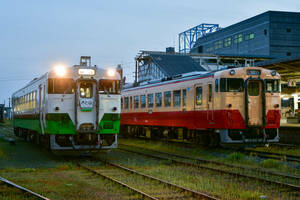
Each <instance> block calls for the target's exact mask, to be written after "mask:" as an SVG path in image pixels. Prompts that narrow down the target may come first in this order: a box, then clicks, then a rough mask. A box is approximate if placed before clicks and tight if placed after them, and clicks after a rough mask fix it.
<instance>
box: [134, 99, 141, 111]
mask: <svg viewBox="0 0 300 200" xmlns="http://www.w3.org/2000/svg"><path fill="white" fill-rule="evenodd" d="M139 104H140V102H139V96H134V108H135V109H138V108H139Z"/></svg>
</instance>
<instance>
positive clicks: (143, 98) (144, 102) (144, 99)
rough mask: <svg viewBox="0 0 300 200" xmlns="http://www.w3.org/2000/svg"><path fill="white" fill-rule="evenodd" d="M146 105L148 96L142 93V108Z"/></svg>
mask: <svg viewBox="0 0 300 200" xmlns="http://www.w3.org/2000/svg"><path fill="white" fill-rule="evenodd" d="M145 107H146V96H145V95H141V108H145Z"/></svg>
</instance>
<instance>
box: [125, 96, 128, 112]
mask: <svg viewBox="0 0 300 200" xmlns="http://www.w3.org/2000/svg"><path fill="white" fill-rule="evenodd" d="M128 104H129V99H128V97H125V98H124V109H128Z"/></svg>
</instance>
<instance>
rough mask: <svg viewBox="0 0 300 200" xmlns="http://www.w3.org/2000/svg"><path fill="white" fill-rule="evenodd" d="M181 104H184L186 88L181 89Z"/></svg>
mask: <svg viewBox="0 0 300 200" xmlns="http://www.w3.org/2000/svg"><path fill="white" fill-rule="evenodd" d="M182 106H186V89H183V90H182Z"/></svg>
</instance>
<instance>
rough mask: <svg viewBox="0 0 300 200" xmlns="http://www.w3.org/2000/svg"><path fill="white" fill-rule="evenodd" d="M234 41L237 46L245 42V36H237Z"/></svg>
mask: <svg viewBox="0 0 300 200" xmlns="http://www.w3.org/2000/svg"><path fill="white" fill-rule="evenodd" d="M233 41H234V43H235V44H237V43H240V42H243V34H238V35H235V36H234V38H233Z"/></svg>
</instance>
